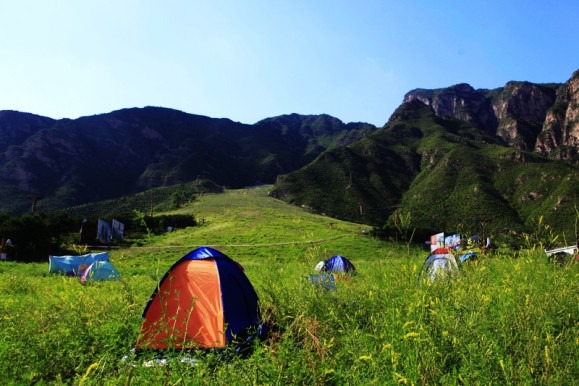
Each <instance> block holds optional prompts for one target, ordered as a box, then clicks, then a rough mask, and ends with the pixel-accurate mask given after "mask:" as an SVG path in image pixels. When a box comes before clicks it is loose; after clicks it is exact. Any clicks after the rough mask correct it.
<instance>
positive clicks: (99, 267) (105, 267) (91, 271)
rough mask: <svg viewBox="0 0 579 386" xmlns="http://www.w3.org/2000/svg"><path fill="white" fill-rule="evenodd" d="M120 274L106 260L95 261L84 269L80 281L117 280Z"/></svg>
mask: <svg viewBox="0 0 579 386" xmlns="http://www.w3.org/2000/svg"><path fill="white" fill-rule="evenodd" d="M120 278H121V275H120V274H119V271H117V269H116V268H115V267H113V265H112V264H111V263H110V262H108V261H95V262H94V263H92V264H91V265H89V267H88V268H87V269H86V271H85V272H84V274H83V275H82V278H81V281H82V282H83V283H86V282H88V281H99V280H117V279H120Z"/></svg>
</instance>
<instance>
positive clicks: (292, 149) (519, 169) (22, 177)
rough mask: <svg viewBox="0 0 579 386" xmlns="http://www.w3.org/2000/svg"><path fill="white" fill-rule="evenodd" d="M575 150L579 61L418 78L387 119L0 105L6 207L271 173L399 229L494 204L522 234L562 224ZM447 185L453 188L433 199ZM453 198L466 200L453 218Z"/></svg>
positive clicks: (476, 214)
mask: <svg viewBox="0 0 579 386" xmlns="http://www.w3.org/2000/svg"><path fill="white" fill-rule="evenodd" d="M578 149H579V71H576V72H575V73H574V74H573V75H572V76H571V78H570V79H569V80H568V81H567V82H565V83H551V84H533V83H530V82H524V81H522V82H521V81H512V82H508V83H507V84H506V85H505V86H504V87H500V88H497V89H492V90H491V89H474V88H473V87H472V86H470V85H469V84H467V83H460V84H457V85H454V86H450V87H447V88H440V89H434V90H428V89H414V90H411V91H409V92H408V93H406V95H405V96H404V98H403V103H402V104H401V106H400V107H399V108H398V109H396V111H395V112H394V113H393V114H392V115H391V116H390V118H389V119H388V121H387V123H386V124H385V125H384V126H383V127H381V128H378V127H376V126H374V125H371V124H368V123H364V122H350V123H344V122H342V121H340V120H339V119H338V118H335V117H332V116H330V115H327V114H319V115H300V114H285V115H280V116H276V117H270V118H265V119H263V120H260V121H258V122H256V123H255V124H251V125H249V124H244V123H239V122H234V121H232V120H230V119H228V118H211V117H207V116H203V115H196V114H189V113H185V112H182V111H179V110H175V109H170V108H164V107H154V106H147V107H144V108H127V109H120V110H115V111H112V112H110V113H104V114H97V115H92V116H85V117H80V118H77V119H58V120H57V119H52V118H48V117H42V116H38V115H34V114H31V113H22V112H16V111H11V110H4V111H0V197H2V198H3V200H2V202H1V204H0V210H1V211H7V212H11V213H23V212H26V211H29V210H30V205H31V202H32V203H33V204H34V205H36V204H37V206H36V208H37V209H38V210H54V209H62V208H66V207H70V206H76V205H81V204H85V203H89V202H96V201H102V200H106V199H112V198H115V197H119V196H123V195H127V194H134V193H138V192H140V191H144V190H147V189H151V188H155V187H159V186H168V185H174V184H183V183H187V182H190V181H194V180H196V179H202V180H210V181H212V182H213V183H216V184H218V185H221V186H224V187H230V188H235V187H244V186H251V185H259V184H273V183H275V185H274V189H273V191H272V195H274V196H276V197H278V198H281V199H284V200H286V201H288V202H291V203H293V204H296V205H305V206H307V207H310V208H312V209H314V210H317V211H319V212H322V213H326V214H329V215H332V216H335V217H337V218H343V219H347V220H350V221H357V222H365V223H369V224H372V225H375V226H386V225H387V226H396V222H397V221H398V219H397V217H396V216H398V215H400V214H404V213H405V214H406V215H407V216H409V215H412V216H414V217H415V220H414V221H415V222H418V223H422V224H425V223H429V225H428V227H430V228H432V229H437V228H443V227H445V224H450V223H455V224H457V223H459V222H461V224H462V223H464V224H462V225H460V226H462V227H464V228H465V229H466V228H471V229H472V228H474V226H475V224H474V223H475V222H476V221H475V220H472V221H470V220H469V221H463V220H462V218H464V217H468V218H479V219H480V218H482V217H489V216H491V215H492V214H489V211H488V210H487V209H488V207H496V208H501V210H500V214H499V215H495V217H497V221H496V222H497V224H495V225H496V226H495V229H496V230H498V231H504V230H505V229H511V230H513V231H515V232H519V233H521V232H524V231H526V230H528V229H529V228H530V227H531V226H532V224H531V223H532V221H533V218H534V217H536V216H538V215H539V214H540V213H545V214H546V216H547V217H548V218H549V219H550V220H552V221H554V222H556V223H558V224H559V225H558V229H560V228H565V227H566V228H570V227H571V226H572V218H571V217H572V215H565V216H562V215H561V212H565V213H568V212H570V211H571V209H570V208H571V203H573V202H576V201H577V181H576V180H577V179H576V178H573V176H575V175H576V174H577V165H578V162H579V161H578V160H579V155H578ZM504 175H508V176H509V177H508V179H507V178H505V177H504ZM434 176H437V177H436V178H435V177H434ZM566 181H568V182H566ZM459 182H460V183H459ZM513 182H514V183H513ZM509 183H510V186H509ZM553 184H554V185H555V187H556V188H553ZM557 184H558V185H557ZM559 185H560V186H559ZM465 189H466V190H469V191H470V194H467V192H466V191H465ZM473 193H476V194H474V195H473ZM441 194H442V195H443V197H446V196H448V197H451V198H449V199H447V198H445V199H444V200H439V202H437V201H436V200H434V199H433V198H432V197H435V198H436V197H440V196H441ZM430 196H432V197H430ZM452 202H459V203H460V205H458V206H460V208H461V209H460V210H457V211H456V212H457V213H455V214H452V215H448V213H450V212H449V210H450V209H449V208H453V205H454V204H452ZM477 202H478V203H477ZM458 206H457V205H454V207H458ZM441 213H443V214H441ZM437 216H438V217H439V219H438V220H436V217H437ZM563 217H564V218H563ZM433 218H434V219H435V220H433ZM385 224H386V225H385ZM388 224H390V225H388ZM425 231H426V230H425Z"/></svg>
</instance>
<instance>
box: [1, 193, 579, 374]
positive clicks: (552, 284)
mask: <svg viewBox="0 0 579 386" xmlns="http://www.w3.org/2000/svg"><path fill="white" fill-rule="evenodd" d="M265 189H266V188H259V189H251V190H243V191H227V192H226V193H225V194H223V195H208V196H203V197H201V198H200V200H198V201H197V202H196V203H195V204H194V205H193V206H191V207H188V208H186V209H183V210H188V211H193V212H194V213H195V215H196V217H198V218H205V223H204V224H202V225H201V226H199V227H195V228H188V229H179V230H177V231H175V232H172V233H168V234H166V235H164V236H158V237H154V238H153V239H152V240H151V242H150V243H146V244H145V245H143V246H141V247H138V248H137V247H135V248H130V249H123V250H114V251H111V261H112V263H113V264H114V265H115V267H117V269H118V270H119V272H120V273H121V275H122V276H123V280H122V281H121V282H98V283H92V284H90V285H85V286H83V285H81V284H80V283H79V281H78V279H77V278H70V277H64V276H58V275H51V274H48V262H47V263H46V264H17V263H10V262H8V263H2V264H0V293H1V294H2V298H1V300H0V323H1V326H2V328H0V380H2V382H3V383H4V384H10V383H13V384H31V383H40V384H42V383H45V384H60V383H66V384H83V385H93V384H94V385H102V384H110V385H117V384H135V385H147V384H151V385H157V384H212V385H213V384H229V385H231V384H234V385H237V384H243V385H245V384H358V385H369V384H377V385H383V384H399V383H402V384H491V383H492V384H572V383H573V382H574V381H575V380H576V377H577V374H578V373H579V365H578V362H577V353H578V348H579V328H578V327H579V326H578V323H579V321H578V315H579V305H578V304H579V303H578V302H577V293H578V290H579V285H578V280H577V279H578V275H579V271H578V270H577V265H572V266H568V267H563V268H562V267H558V266H552V265H549V264H547V262H546V257H545V256H543V254H542V253H541V252H540V251H527V252H525V253H519V254H518V255H517V256H518V257H517V258H513V256H514V255H513V254H512V253H510V252H508V251H504V252H501V251H499V252H498V253H497V254H495V255H493V256H487V257H482V258H481V259H479V261H476V262H471V263H469V264H467V265H464V266H463V267H462V269H461V274H460V276H459V277H457V278H456V279H455V280H452V281H450V282H444V283H433V284H430V285H428V284H425V283H421V282H419V280H418V277H419V273H420V269H421V266H422V263H423V261H424V259H425V258H426V255H427V254H428V252H427V251H426V250H425V249H421V248H410V249H407V247H406V245H393V244H388V243H383V242H380V241H378V240H374V239H372V238H370V237H368V236H365V235H363V234H362V233H361V230H362V229H364V227H363V226H361V225H358V224H350V223H346V222H340V221H336V220H333V219H330V218H328V217H324V216H319V215H315V214H310V213H307V212H305V211H303V210H301V209H299V208H295V207H291V206H288V205H287V204H283V203H281V202H279V201H276V200H273V199H270V198H268V197H267V196H266V190H265ZM200 245H214V246H216V247H217V248H218V249H219V250H221V251H222V252H224V253H226V254H227V255H229V256H230V257H231V258H233V259H235V260H236V261H238V262H240V263H241V264H242V265H243V266H244V267H245V272H246V274H247V275H248V277H249V278H250V280H251V282H252V283H253V285H254V287H255V289H256V291H257V293H258V295H259V296H260V301H261V309H262V314H263V317H264V319H267V320H268V321H269V322H270V323H271V327H272V328H271V331H270V334H269V336H268V338H267V339H266V340H265V341H263V342H256V344H255V347H254V351H253V353H252V355H250V356H249V357H248V358H239V357H236V356H232V355H223V354H222V353H208V354H206V355H204V356H202V357H200V360H199V362H198V364H197V365H196V366H191V365H189V364H186V363H181V362H179V361H178V360H175V361H170V362H169V363H168V364H167V365H165V366H154V367H144V366H142V363H143V359H138V360H136V361H134V362H132V363H131V364H127V363H125V362H122V361H121V358H122V357H123V356H125V355H128V354H129V353H130V350H131V348H132V347H134V344H135V341H136V338H137V335H138V333H139V327H140V323H141V313H142V311H143V307H144V305H145V304H146V302H147V300H148V298H149V296H150V295H151V292H152V291H153V289H154V288H155V285H156V284H157V282H158V280H159V279H160V278H161V277H162V275H163V274H164V273H165V272H166V271H167V269H168V268H169V267H170V266H171V265H172V264H173V263H174V262H175V261H176V260H177V259H179V258H180V257H181V256H182V255H184V254H185V253H187V252H188V251H190V250H191V249H193V248H195V247H197V246H200ZM336 254H341V255H344V256H346V257H348V258H349V259H350V260H351V261H352V262H353V263H354V264H355V265H356V268H357V274H356V275H353V276H351V277H338V279H337V282H336V285H337V290H335V291H324V290H319V289H316V288H314V287H313V286H311V285H310V284H309V282H308V280H307V275H308V274H310V273H313V267H314V266H315V264H316V263H317V262H318V261H320V260H322V259H327V258H328V257H330V256H332V255H336Z"/></svg>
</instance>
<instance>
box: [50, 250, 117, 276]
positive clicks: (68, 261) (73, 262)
mask: <svg viewBox="0 0 579 386" xmlns="http://www.w3.org/2000/svg"><path fill="white" fill-rule="evenodd" d="M95 261H109V253H108V252H100V253H89V254H86V255H80V256H74V255H73V256H49V257H48V272H50V273H63V274H69V275H82V274H83V273H84V270H85V269H86V268H88V266H89V265H91V264H92V263H94V262H95ZM81 265H84V267H83V269H81Z"/></svg>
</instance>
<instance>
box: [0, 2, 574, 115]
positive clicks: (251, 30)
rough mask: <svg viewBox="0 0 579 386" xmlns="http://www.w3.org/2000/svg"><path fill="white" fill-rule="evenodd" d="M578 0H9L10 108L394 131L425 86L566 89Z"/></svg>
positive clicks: (4, 104)
mask: <svg viewBox="0 0 579 386" xmlns="http://www.w3.org/2000/svg"><path fill="white" fill-rule="evenodd" d="M578 18H579V1H576V0H573V1H571V0H556V1H550V2H547V1H538V0H536V1H535V0H526V1H522V0H521V1H517V0H515V1H509V0H497V1H495V0H489V1H477V0H472V1H465V0H462V1H451V0H437V1H435V0H431V1H427V0H415V1H412V0H399V1H395V0H392V1H388V0H382V1H380V0H351V1H346V0H333V1H330V0H198V1H196V0H163V1H160V0H157V1H154V0H140V1H139V0H99V1H96V0H94V1H93V0H51V1H47V0H0V110H18V111H23V112H30V113H34V114H38V115H44V116H48V117H51V118H56V119H59V118H73V119H74V118H78V117H80V116H86V115H94V114H101V113H107V112H110V111H113V110H118V109H122V108H128V107H144V106H162V107H169V108H174V109H178V110H182V111H184V112H187V113H191V114H200V115H206V116H210V117H214V118H230V119H232V120H234V121H238V122H243V123H255V122H257V121H259V120H261V119H264V118H267V117H272V116H277V115H281V114H290V113H299V114H323V113H324V114H330V115H332V116H334V117H336V118H339V119H341V120H342V121H344V122H368V123H372V124H375V125H377V126H382V125H383V124H384V123H385V122H386V121H387V120H388V118H389V117H390V115H391V114H392V112H393V111H394V109H396V108H397V107H398V106H399V105H400V104H401V102H402V98H403V97H404V94H405V93H406V92H408V91H410V90H412V89H414V88H440V87H448V86H451V85H454V84H457V83H469V84H470V85H472V86H473V87H474V88H497V87H502V86H504V85H505V83H507V82H508V81H510V80H520V81H523V80H524V81H530V82H534V83H549V82H557V83H563V82H565V81H567V80H568V79H569V78H570V77H571V75H572V73H573V72H574V71H575V70H577V69H579V22H578Z"/></svg>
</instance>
